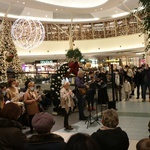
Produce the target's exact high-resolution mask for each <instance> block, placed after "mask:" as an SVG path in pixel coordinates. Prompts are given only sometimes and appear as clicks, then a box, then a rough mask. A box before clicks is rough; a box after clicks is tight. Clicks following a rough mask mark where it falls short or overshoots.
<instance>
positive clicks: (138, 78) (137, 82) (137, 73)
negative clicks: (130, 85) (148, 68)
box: [134, 67, 142, 99]
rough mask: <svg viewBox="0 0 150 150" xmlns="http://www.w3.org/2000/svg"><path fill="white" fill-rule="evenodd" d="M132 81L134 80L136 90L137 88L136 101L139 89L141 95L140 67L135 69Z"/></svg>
mask: <svg viewBox="0 0 150 150" xmlns="http://www.w3.org/2000/svg"><path fill="white" fill-rule="evenodd" d="M134 80H135V85H136V88H137V97H136V99H139V97H140V89H141V93H142V70H141V67H139V68H137V71H136V73H135V77H134ZM140 87H141V88H140ZM141 95H142V94H141Z"/></svg>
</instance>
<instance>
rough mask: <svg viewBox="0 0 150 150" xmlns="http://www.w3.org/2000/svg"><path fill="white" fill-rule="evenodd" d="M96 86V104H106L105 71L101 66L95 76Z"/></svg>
mask: <svg viewBox="0 0 150 150" xmlns="http://www.w3.org/2000/svg"><path fill="white" fill-rule="evenodd" d="M97 78H98V79H97V87H98V104H106V103H107V102H108V101H109V98H108V93H107V78H106V72H105V71H104V69H103V68H101V69H100V73H99V74H98V76H97Z"/></svg>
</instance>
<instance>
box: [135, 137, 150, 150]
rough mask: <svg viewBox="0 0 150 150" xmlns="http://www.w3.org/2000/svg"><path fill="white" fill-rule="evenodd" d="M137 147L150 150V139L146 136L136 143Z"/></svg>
mask: <svg viewBox="0 0 150 150" xmlns="http://www.w3.org/2000/svg"><path fill="white" fill-rule="evenodd" d="M136 149H137V150H150V139H149V138H145V139H142V140H140V141H139V142H138V143H137V144H136Z"/></svg>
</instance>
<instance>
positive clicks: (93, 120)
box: [85, 106, 100, 129]
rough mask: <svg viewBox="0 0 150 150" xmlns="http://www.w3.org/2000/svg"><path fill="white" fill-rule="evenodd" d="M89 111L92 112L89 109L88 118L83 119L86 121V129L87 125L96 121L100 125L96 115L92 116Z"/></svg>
mask: <svg viewBox="0 0 150 150" xmlns="http://www.w3.org/2000/svg"><path fill="white" fill-rule="evenodd" d="M96 107H97V106H96ZM96 111H97V108H96ZM91 112H92V110H89V115H88V118H87V120H86V121H85V124H86V123H87V129H88V127H89V125H91V124H93V123H94V122H97V123H98V124H99V125H100V123H99V122H98V119H97V118H98V117H93V116H92V113H91Z"/></svg>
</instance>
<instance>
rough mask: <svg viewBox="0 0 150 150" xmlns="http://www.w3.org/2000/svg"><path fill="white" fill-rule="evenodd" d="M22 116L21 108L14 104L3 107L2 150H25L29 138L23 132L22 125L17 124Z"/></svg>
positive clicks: (1, 120)
mask: <svg viewBox="0 0 150 150" xmlns="http://www.w3.org/2000/svg"><path fill="white" fill-rule="evenodd" d="M12 112H13V113H12ZM20 115H21V108H20V107H19V106H18V105H17V104H15V103H13V102H10V103H8V104H5V106H4V107H3V109H2V111H1V118H0V149H1V150H8V149H9V150H23V145H24V143H25V142H26V140H27V138H26V135H25V134H24V133H23V132H22V126H21V124H20V123H19V122H17V119H18V118H19V116H20Z"/></svg>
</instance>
